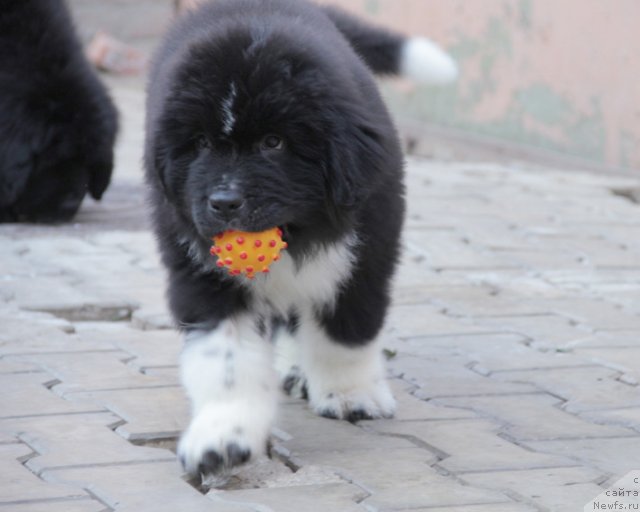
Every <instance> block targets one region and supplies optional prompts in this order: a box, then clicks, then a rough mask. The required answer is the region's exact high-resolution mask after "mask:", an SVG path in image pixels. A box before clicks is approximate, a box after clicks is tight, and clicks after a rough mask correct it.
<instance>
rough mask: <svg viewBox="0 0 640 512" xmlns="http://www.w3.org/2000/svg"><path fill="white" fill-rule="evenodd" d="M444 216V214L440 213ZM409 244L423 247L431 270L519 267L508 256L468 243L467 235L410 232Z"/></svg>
mask: <svg viewBox="0 0 640 512" xmlns="http://www.w3.org/2000/svg"><path fill="white" fill-rule="evenodd" d="M440 215H442V212H441V213H440ZM405 240H406V243H407V244H408V245H410V246H414V247H420V248H421V250H422V254H423V255H424V256H425V258H426V263H427V265H429V266H430V267H431V268H434V269H437V270H442V269H474V268H491V269H497V268H517V267H518V266H519V265H518V264H517V263H516V262H514V260H513V259H511V258H509V257H508V256H504V255H502V254H500V253H497V252H495V251H490V250H489V249H486V248H484V247H482V246H471V245H469V244H468V243H465V239H464V236H462V235H460V234H457V233H450V232H445V231H442V230H437V229H436V230H427V229H425V230H409V231H408V232H407V233H406V234H405Z"/></svg>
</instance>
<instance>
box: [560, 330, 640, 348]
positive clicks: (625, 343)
mask: <svg viewBox="0 0 640 512" xmlns="http://www.w3.org/2000/svg"><path fill="white" fill-rule="evenodd" d="M626 347H635V348H638V347H640V330H637V331H600V332H595V333H593V334H592V335H590V336H587V337H585V338H583V339H581V340H578V341H576V342H575V343H571V344H568V345H566V346H565V348H566V349H568V350H570V349H574V348H612V349H617V348H626Z"/></svg>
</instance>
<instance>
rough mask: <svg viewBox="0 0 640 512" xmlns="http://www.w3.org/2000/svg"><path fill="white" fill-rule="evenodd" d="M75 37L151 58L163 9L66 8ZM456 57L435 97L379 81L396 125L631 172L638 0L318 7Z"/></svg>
mask: <svg viewBox="0 0 640 512" xmlns="http://www.w3.org/2000/svg"><path fill="white" fill-rule="evenodd" d="M68 1H69V2H70V4H71V6H72V8H73V10H74V14H75V15H76V17H77V21H78V24H79V26H80V29H81V31H82V32H83V34H85V37H86V36H88V35H90V34H91V33H92V32H93V31H95V30H96V29H99V28H101V29H106V30H108V31H110V32H111V33H113V34H114V35H116V36H117V37H120V38H123V39H125V40H127V41H131V42H133V43H134V44H136V45H138V46H140V47H142V48H144V49H151V48H152V47H153V45H154V44H155V42H156V41H157V38H158V37H159V36H160V34H161V33H162V31H163V30H164V27H165V26H166V24H167V23H168V22H169V20H170V19H171V17H172V13H173V0H68ZM324 1H325V3H334V4H338V5H342V6H343V7H345V8H348V9H351V10H353V11H355V12H357V13H359V14H360V15H362V16H365V17H368V18H369V19H371V20H372V21H373V22H375V23H378V24H381V25H385V26H389V27H393V28H395V29H397V30H401V31H403V32H405V33H407V34H415V35H418V34H425V35H428V36H430V37H431V38H433V39H435V40H436V41H438V42H440V43H441V44H442V45H443V46H445V47H446V48H447V49H448V50H449V51H450V52H451V53H453V54H454V55H455V56H456V58H457V59H458V61H459V63H460V66H461V70H462V76H461V79H460V81H459V83H458V84H456V85H455V86H454V87H449V88H445V89H435V88H429V87H416V86H415V85H411V84H406V83H400V82H393V81H392V82H385V83H384V84H383V88H384V90H385V94H386V96H387V98H388V101H389V103H390V105H391V106H392V109H393V111H394V114H396V116H397V117H398V118H400V119H407V120H410V121H414V122H417V123H418V124H420V123H430V124H431V125H434V126H436V127H447V128H450V129H452V130H453V131H454V132H455V133H461V134H463V135H465V134H470V135H472V136H475V135H481V136H488V137H489V138H491V140H497V141H506V142H508V143H522V144H525V145H526V146H527V147H534V148H542V149H545V150H554V151H558V152H561V153H563V154H567V155H572V156H577V157H583V158H586V159H589V160H590V161H591V162H595V163H604V164H607V165H609V166H612V167H627V168H635V169H639V170H640V86H639V84H638V79H639V78H640V29H638V28H637V27H638V26H640V0H324Z"/></svg>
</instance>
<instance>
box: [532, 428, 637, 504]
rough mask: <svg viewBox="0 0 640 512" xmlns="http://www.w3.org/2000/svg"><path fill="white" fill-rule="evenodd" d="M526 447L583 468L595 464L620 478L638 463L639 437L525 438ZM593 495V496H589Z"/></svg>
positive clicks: (634, 468) (633, 469) (596, 466)
mask: <svg viewBox="0 0 640 512" xmlns="http://www.w3.org/2000/svg"><path fill="white" fill-rule="evenodd" d="M524 444H525V445H526V446H528V447H530V448H531V449H533V450H536V451H538V452H544V453H557V454H559V455H563V456H565V457H569V458H571V459H573V460H575V461H576V462H577V463H580V464H581V465H584V466H587V467H595V468H598V469H600V470H602V471H603V472H609V473H611V474H613V475H615V476H614V478H613V480H614V481H615V480H616V479H617V478H622V477H623V476H624V475H626V474H627V473H628V472H630V471H635V470H637V469H638V465H639V464H640V462H639V461H640V436H638V435H636V436H635V437H615V438H609V439H604V438H601V439H562V440H558V441H526V442H525V443H524ZM592 498H593V496H592Z"/></svg>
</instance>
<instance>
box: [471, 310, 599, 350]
mask: <svg viewBox="0 0 640 512" xmlns="http://www.w3.org/2000/svg"><path fill="white" fill-rule="evenodd" d="M473 322H474V324H475V325H477V326H478V329H482V328H484V329H485V330H487V329H491V330H493V331H503V332H511V333H517V334H520V335H523V336H526V337H527V338H529V339H530V340H531V341H532V342H533V345H534V346H535V347H539V348H542V349H545V348H546V349H551V348H556V347H562V346H564V345H566V344H570V343H575V342H577V341H579V340H582V339H583V338H585V337H586V336H588V335H589V334H591V333H592V331H591V330H590V329H589V328H587V327H579V326H575V324H574V323H573V322H572V321H571V320H569V319H567V318H563V317H561V316H559V315H554V314H549V315H535V316H507V317H487V318H474V320H473Z"/></svg>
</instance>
